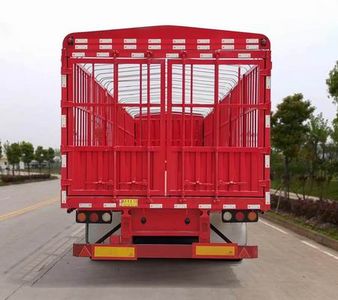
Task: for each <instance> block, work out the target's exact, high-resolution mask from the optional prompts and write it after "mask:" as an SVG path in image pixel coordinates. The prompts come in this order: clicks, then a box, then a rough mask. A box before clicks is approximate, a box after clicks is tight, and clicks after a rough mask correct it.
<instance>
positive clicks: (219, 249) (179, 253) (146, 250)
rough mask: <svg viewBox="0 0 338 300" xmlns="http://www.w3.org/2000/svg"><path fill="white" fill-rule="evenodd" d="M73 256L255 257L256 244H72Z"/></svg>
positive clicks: (126, 258)
mask: <svg viewBox="0 0 338 300" xmlns="http://www.w3.org/2000/svg"><path fill="white" fill-rule="evenodd" d="M73 255H74V256H79V257H90V258H91V259H93V260H137V259H138V258H193V259H229V260H234V259H242V258H257V256H258V249H257V246H239V245H237V244H230V243H229V244H227V243H194V244H192V245H163V244H160V245H159V244H132V245H126V244H114V245H107V244H74V245H73Z"/></svg>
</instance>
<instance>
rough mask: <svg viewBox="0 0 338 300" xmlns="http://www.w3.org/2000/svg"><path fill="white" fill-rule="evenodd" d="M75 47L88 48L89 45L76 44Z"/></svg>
mask: <svg viewBox="0 0 338 300" xmlns="http://www.w3.org/2000/svg"><path fill="white" fill-rule="evenodd" d="M75 49H88V45H75Z"/></svg>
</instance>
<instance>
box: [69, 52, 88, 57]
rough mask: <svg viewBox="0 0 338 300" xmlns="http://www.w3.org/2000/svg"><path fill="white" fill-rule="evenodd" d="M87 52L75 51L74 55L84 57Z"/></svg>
mask: <svg viewBox="0 0 338 300" xmlns="http://www.w3.org/2000/svg"><path fill="white" fill-rule="evenodd" d="M84 56H85V53H84V52H73V53H72V57H84Z"/></svg>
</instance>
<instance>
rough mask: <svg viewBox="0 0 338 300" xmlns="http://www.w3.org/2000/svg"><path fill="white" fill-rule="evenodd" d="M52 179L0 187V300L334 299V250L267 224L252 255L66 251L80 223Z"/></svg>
mask: <svg viewBox="0 0 338 300" xmlns="http://www.w3.org/2000/svg"><path fill="white" fill-rule="evenodd" d="M58 185H59V182H58V180H53V181H48V182H38V183H28V184H21V185H13V186H7V187H0V299H46V298H49V299H82V300H83V299H174V298H175V299H321V300H323V299H337V298H338V296H337V295H338V253H337V252H336V251H334V250H331V249H328V248H325V247H323V246H321V245H319V244H317V243H315V242H313V241H310V240H308V239H305V238H303V237H301V236H298V235H296V234H294V233H292V232H290V231H288V230H286V229H283V228H281V227H278V226H276V225H274V224H272V223H269V222H267V221H260V222H258V223H257V224H250V226H249V242H250V243H251V244H257V245H259V256H260V257H259V258H258V259H254V260H244V261H243V262H242V263H234V262H228V261H201V260H196V261H193V260H139V261H135V262H116V261H110V262H104V261H100V262H98V261H91V260H89V259H87V258H76V257H73V256H72V255H71V250H70V249H71V245H72V243H73V242H74V241H77V240H79V239H81V238H82V236H83V225H79V224H76V223H74V216H73V215H67V214H66V212H65V211H63V210H61V209H60V208H59V204H58V201H59V200H58V198H59V187H58Z"/></svg>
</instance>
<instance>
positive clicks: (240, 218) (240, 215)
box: [235, 211, 245, 222]
mask: <svg viewBox="0 0 338 300" xmlns="http://www.w3.org/2000/svg"><path fill="white" fill-rule="evenodd" d="M244 217H245V216H244V213H243V212H242V211H238V212H236V214H235V219H236V221H237V222H243V221H244Z"/></svg>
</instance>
